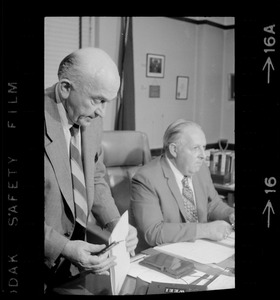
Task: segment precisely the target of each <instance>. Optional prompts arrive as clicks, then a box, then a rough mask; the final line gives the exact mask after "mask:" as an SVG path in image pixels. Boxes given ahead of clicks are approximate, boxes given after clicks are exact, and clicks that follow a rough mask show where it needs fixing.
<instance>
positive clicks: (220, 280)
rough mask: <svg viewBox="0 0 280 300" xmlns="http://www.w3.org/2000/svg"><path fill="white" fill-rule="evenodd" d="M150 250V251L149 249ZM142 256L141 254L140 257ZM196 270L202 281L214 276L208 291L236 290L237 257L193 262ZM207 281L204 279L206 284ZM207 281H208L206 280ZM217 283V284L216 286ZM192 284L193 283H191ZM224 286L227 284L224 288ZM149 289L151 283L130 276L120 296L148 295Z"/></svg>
mask: <svg viewBox="0 0 280 300" xmlns="http://www.w3.org/2000/svg"><path fill="white" fill-rule="evenodd" d="M148 250H150V249H148ZM153 251H156V250H154V249H152V248H151V252H150V253H151V254H152V253H154V252H153ZM140 256H141V254H139V257H140ZM193 263H194V266H195V270H196V271H198V272H200V274H201V279H203V278H205V276H206V277H208V275H209V278H210V277H211V276H210V275H212V277H213V276H214V279H215V278H216V279H215V280H214V281H213V283H211V285H212V287H211V288H210V286H211V285H209V287H208V289H209V290H211V289H221V288H222V289H227V288H234V287H232V286H235V285H234V280H235V272H234V270H235V256H234V255H232V256H231V257H229V258H227V259H225V260H224V261H222V262H220V263H217V264H202V263H198V262H195V261H193ZM202 277H203V278H202ZM228 279H230V282H231V283H230V287H228ZM205 280H206V279H204V282H205ZM198 281H199V280H196V282H194V283H196V284H199V285H201V284H202V281H201V283H199V282H198ZM206 281H207V280H206ZM215 282H216V284H214V283H215ZM190 284H192V282H190ZM223 284H225V285H224V286H223ZM148 287H149V283H148V282H145V281H143V280H141V279H140V278H139V277H137V278H135V277H132V276H130V275H128V276H127V278H126V279H125V282H124V284H123V286H122V289H121V291H120V295H138V294H146V292H147V289H148Z"/></svg>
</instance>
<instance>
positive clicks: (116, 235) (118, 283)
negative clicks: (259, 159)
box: [109, 211, 130, 295]
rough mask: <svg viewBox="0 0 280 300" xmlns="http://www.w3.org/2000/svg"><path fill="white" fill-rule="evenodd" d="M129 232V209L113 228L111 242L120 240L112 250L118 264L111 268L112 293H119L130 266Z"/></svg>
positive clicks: (111, 254)
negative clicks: (127, 239)
mask: <svg viewBox="0 0 280 300" xmlns="http://www.w3.org/2000/svg"><path fill="white" fill-rule="evenodd" d="M127 234H128V211H125V212H124V213H123V215H122V216H121V218H120V220H119V221H118V223H117V225H116V226H115V228H114V229H113V231H112V233H111V236H110V238H109V243H110V244H111V243H113V242H118V241H123V242H120V243H119V244H118V245H117V246H115V247H114V248H112V249H111V250H110V253H109V255H110V257H111V256H115V257H116V260H115V261H116V263H117V264H116V265H115V266H113V267H112V268H110V279H111V287H112V294H113V295H118V294H119V292H120V290H121V287H122V285H123V283H124V280H125V278H126V275H127V273H128V270H129V267H130V254H129V253H128V252H127V250H126V242H125V239H126V237H127Z"/></svg>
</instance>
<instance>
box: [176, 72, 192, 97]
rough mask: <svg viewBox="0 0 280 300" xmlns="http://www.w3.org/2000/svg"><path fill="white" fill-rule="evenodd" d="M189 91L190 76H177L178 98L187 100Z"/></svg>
mask: <svg viewBox="0 0 280 300" xmlns="http://www.w3.org/2000/svg"><path fill="white" fill-rule="evenodd" d="M188 93H189V76H177V82H176V99H178V100H186V99H188Z"/></svg>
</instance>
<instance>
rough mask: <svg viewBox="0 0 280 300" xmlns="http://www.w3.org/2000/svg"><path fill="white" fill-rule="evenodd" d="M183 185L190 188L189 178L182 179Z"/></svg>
mask: <svg viewBox="0 0 280 300" xmlns="http://www.w3.org/2000/svg"><path fill="white" fill-rule="evenodd" d="M182 183H183V187H189V186H190V185H189V180H188V176H184V178H183V179H182Z"/></svg>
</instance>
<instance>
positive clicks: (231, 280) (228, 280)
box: [207, 275, 235, 291]
mask: <svg viewBox="0 0 280 300" xmlns="http://www.w3.org/2000/svg"><path fill="white" fill-rule="evenodd" d="M234 288H235V277H230V276H226V275H220V276H219V277H218V278H216V279H215V280H214V281H213V282H212V283H210V284H209V285H208V287H207V289H208V290H209V291H211V290H223V289H234Z"/></svg>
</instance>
